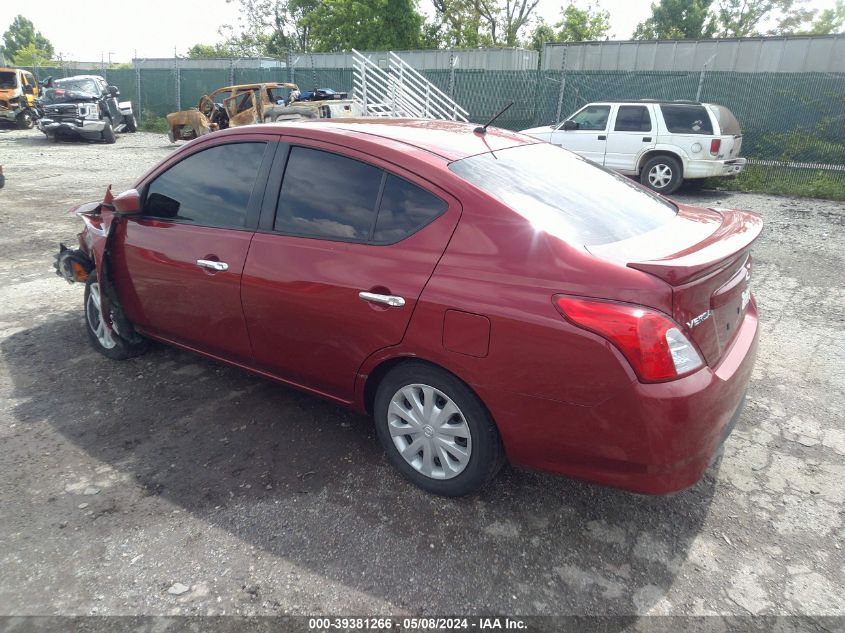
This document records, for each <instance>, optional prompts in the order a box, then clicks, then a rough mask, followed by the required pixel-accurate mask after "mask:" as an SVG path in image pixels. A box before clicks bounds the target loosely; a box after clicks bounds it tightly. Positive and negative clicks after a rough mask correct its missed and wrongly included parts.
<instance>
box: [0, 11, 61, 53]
mask: <svg viewBox="0 0 845 633" xmlns="http://www.w3.org/2000/svg"><path fill="white" fill-rule="evenodd" d="M54 52H55V51H54V50H53V45H52V44H51V43H50V40H48V39H47V38H46V37H44V36H43V35H42V34H41V32H40V31H36V30H35V25H34V24H33V23H32V22H31V21H30V20H28V19H27V18H25V17H24V16H22V15H19V16H17V17H16V18H15V19H14V20H12V23H11V24H10V25H9V28H8V29H6V32H5V33H3V54H4V56H5V57H6V58H7V59H8V60H9V61H11V63H13V64H18V65H32V62H33V59H35V60H36V63H39V64H41V63H43V62H41V61H40V60H44V61H48V60H50V59H51V58H52V57H53V53H54ZM18 60H20V61H18Z"/></svg>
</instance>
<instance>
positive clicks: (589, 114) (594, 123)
mask: <svg viewBox="0 0 845 633" xmlns="http://www.w3.org/2000/svg"><path fill="white" fill-rule="evenodd" d="M609 116H610V106H601V105H600V106H587V107H586V108H584V109H583V110H581V111H580V112H579V113H578V114H576V115H575V116H573V117H572V119H571V120H572V121H574V122H575V123H577V124H578V128H577V129H579V130H599V131H601V130H605V129H607V118H608V117H609Z"/></svg>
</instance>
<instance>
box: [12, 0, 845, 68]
mask: <svg viewBox="0 0 845 633" xmlns="http://www.w3.org/2000/svg"><path fill="white" fill-rule="evenodd" d="M651 1H652V0H600V5H601V7H602V8H604V9H606V10H608V11H609V12H610V21H611V39H629V38H630V37H631V34H632V33H633V32H634V28H635V27H636V25H637V24H638V23H639V22H641V21H642V20H644V19H645V18H647V17H648V16H649V14H650V12H651V10H650V5H651ZM834 2H835V0H810V1H809V2H807V6H808V7H811V8H817V9H824V8H828V7H831V6H833V4H834ZM585 3H586V0H579V1H578V2H576V4H581V6H584V4H585ZM566 4H568V2H566V1H565V0H540V4H539V5H538V15H540V16H542V17H543V18H545V20H546V21H547V22H550V23H554V22H556V21H557V20H558V16H559V15H560V11H561V7H562V6H564V5H566ZM126 7H127V8H126V9H125V11H126V12H130V11H131V16H127V15H125V13H124V12H121V11H118V12H114V11H97V10H86V11H85V20H84V22H85V23H84V25H82V24H80V23H79V21H78V20H77V19H73V18H70V16H69V15H68V11H69V8H68V3H67V1H66V0H39V1H38V2H31V3H23V4H21V3H15V2H11V1H8V2H3V3H2V6H0V32H3V31H5V30H6V29H7V28H8V26H9V24H11V22H12V20H13V19H14V17H15V16H16V15H17V14H19V13H22V14H23V15H24V16H26V17H27V18H29V19H30V20H32V22H33V23H34V24H35V28H36V29H37V30H39V31H41V32H42V33H43V34H44V35H45V36H46V37H47V38H48V39H49V40H50V41H51V42H52V43H53V46H54V48H55V50H56V53H57V54H59V53H60V54H61V55H62V58H63V59H73V60H76V61H100V60H101V59H104V60H108V59H109V55H111V61H112V62H128V61H130V60H131V59H132V58H133V57H134V56H135V55H136V52H137V56H138V57H173V52H174V50H175V51H176V52H177V53H179V54H180V55H184V54H185V52H186V51H187V50H188V49H189V48H190V47H191V46H193V45H194V44H196V43H199V42H201V43H206V44H211V43H214V42H216V41H218V40H219V39H220V37H219V35H218V33H217V29H218V27H219V26H220V25H221V24H226V23H229V24H236V23H237V17H238V3H237V0H235V1H233V2H227V1H226V0H202V2H200V3H194V2H187V1H185V0H175V1H174V0H170V1H164V0H147V1H146V2H143V3H140V4H129V5H126ZM130 7H131V8H130ZM138 7H143V10H139V9H138ZM199 7H201V9H200V8H199ZM420 9H421V10H422V11H423V12H424V13H426V14H428V15H431V14H432V13H433V9H432V8H431V2H430V0H420Z"/></svg>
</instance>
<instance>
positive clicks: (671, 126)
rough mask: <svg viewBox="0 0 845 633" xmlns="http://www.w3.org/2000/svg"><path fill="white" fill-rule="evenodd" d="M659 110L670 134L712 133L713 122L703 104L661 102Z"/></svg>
mask: <svg viewBox="0 0 845 633" xmlns="http://www.w3.org/2000/svg"><path fill="white" fill-rule="evenodd" d="M660 111H661V112H662V113H663V120H664V121H665V122H666V128H667V129H668V130H669V131H670V132H671V133H672V134H713V124H712V123H711V122H710V115H709V114H708V113H707V109H706V108H705V107H704V106H700V105H675V104H671V105H670V104H661V106H660Z"/></svg>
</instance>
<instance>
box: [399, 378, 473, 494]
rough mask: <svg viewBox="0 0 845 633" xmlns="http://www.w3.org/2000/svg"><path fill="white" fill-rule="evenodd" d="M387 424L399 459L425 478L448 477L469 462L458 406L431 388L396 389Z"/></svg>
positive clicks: (469, 442)
mask: <svg viewBox="0 0 845 633" xmlns="http://www.w3.org/2000/svg"><path fill="white" fill-rule="evenodd" d="M387 426H388V429H389V430H390V437H391V439H392V440H393V445H394V446H396V449H397V450H398V451H399V454H400V455H401V456H402V458H403V459H404V460H405V461H406V462H408V463H409V464H410V465H411V466H412V467H413V468H414V470H416V471H417V472H419V473H421V474H423V475H425V476H426V477H431V478H432V479H451V478H452V477H456V476H458V475H460V474H461V473H462V472H463V471H464V469H465V468H466V467H467V465H468V464H469V458H470V455H471V454H472V436H471V434H470V431H469V425H467V422H466V419H465V418H464V415H463V413H461V410H460V409H459V408H458V406H457V405H456V404H455V403H454V402H453V401H452V400H451V399H450V398H449V397H448V396H447V395H446V394H444V393H443V392H442V391H440V390H438V389H435V388H434V387H431V386H429V385H421V384H414V385H407V386H405V387H402V388H401V389H400V390H399V391H397V392H396V393H395V394H394V395H393V397H392V398H391V399H390V406H389V407H388V410H387Z"/></svg>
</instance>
